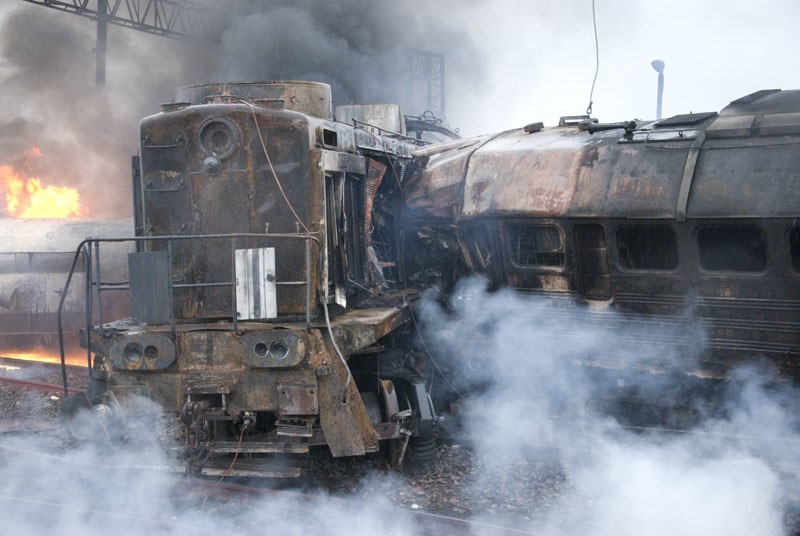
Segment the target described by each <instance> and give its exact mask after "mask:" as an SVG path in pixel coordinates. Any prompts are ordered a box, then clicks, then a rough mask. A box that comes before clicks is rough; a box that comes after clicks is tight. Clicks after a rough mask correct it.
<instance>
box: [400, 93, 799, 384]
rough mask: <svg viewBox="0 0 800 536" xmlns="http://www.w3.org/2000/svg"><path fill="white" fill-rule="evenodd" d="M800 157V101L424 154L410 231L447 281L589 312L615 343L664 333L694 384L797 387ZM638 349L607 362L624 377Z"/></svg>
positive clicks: (576, 126)
mask: <svg viewBox="0 0 800 536" xmlns="http://www.w3.org/2000/svg"><path fill="white" fill-rule="evenodd" d="M798 144H800V91H779V90H765V91H759V92H756V93H754V94H751V95H748V96H746V97H743V98H740V99H738V100H735V101H733V102H731V103H730V105H729V106H727V107H725V108H724V109H723V110H722V111H721V112H719V113H716V112H714V113H690V114H684V115H677V116H674V117H671V118H667V119H663V120H659V121H655V122H647V123H642V124H639V125H637V124H636V123H635V122H629V123H613V124H600V123H597V122H596V121H594V120H592V119H590V118H589V117H584V116H578V117H566V118H562V120H561V121H560V124H559V126H558V127H555V128H543V126H542V124H540V123H534V124H530V125H527V126H526V127H524V128H519V129H514V130H509V131H506V132H502V133H500V134H496V135H493V136H485V137H481V138H476V139H472V140H460V141H454V142H451V143H449V144H445V145H440V146H432V147H426V148H421V149H418V150H417V151H416V153H415V154H416V156H417V157H418V164H419V165H420V169H419V171H418V172H417V173H416V174H415V175H414V176H413V177H412V178H411V179H409V181H408V184H407V186H406V188H405V193H406V196H405V199H406V210H407V216H408V220H409V222H410V225H409V228H414V229H416V231H415V233H416V237H415V238H416V240H417V247H416V250H417V255H418V256H419V257H420V258H423V259H437V258H438V259H441V261H440V263H439V273H441V274H443V277H444V279H445V280H449V281H454V280H456V279H458V277H460V276H462V275H463V274H466V273H476V272H478V273H482V274H485V275H486V277H487V278H488V279H489V280H490V281H491V284H492V285H494V286H495V287H511V288H514V289H518V290H519V291H521V292H524V293H531V294H535V295H538V296H542V297H545V298H547V299H549V300H551V301H559V300H560V301H566V300H569V301H570V302H571V303H576V302H577V303H580V304H583V305H584V306H586V307H585V309H586V311H588V312H589V313H591V314H586V315H585V316H581V322H595V323H597V325H601V326H603V328H604V329H608V330H617V329H619V328H621V327H622V324H623V323H624V324H628V325H630V324H631V323H636V322H640V323H641V322H645V321H648V322H651V323H652V322H654V319H655V322H657V323H658V324H659V325H660V326H667V327H668V328H670V333H671V334H672V335H673V336H674V337H675V340H674V341H670V343H671V344H672V343H676V344H683V345H684V346H685V347H686V348H687V350H689V351H687V354H691V355H692V356H693V357H692V359H691V360H689V359H687V360H686V362H685V363H684V365H685V366H686V369H687V371H688V372H690V373H691V375H692V376H693V377H697V376H703V377H707V378H708V377H711V378H724V377H725V376H726V375H727V374H728V373H729V372H730V370H731V368H732V367H734V366H736V365H737V364H739V363H741V362H742V361H745V360H750V359H754V358H766V359H767V360H768V361H769V362H770V363H772V365H774V367H775V368H777V369H778V370H779V371H780V373H781V375H782V376H783V377H789V378H797V377H798V376H799V375H800V374H798V372H800V371H799V370H798V358H800V223H798V221H799V220H798V218H799V217H800V210H799V209H798V207H800V203H799V202H798V201H800V199H799V198H798V196H799V195H800V189H798V184H799V183H798V175H797V174H798V171H797V170H798V169H799V168H800V153H798V151H797V147H798ZM410 262H411V261H409V263H410ZM421 262H427V261H421ZM687 311H688V313H687ZM651 325H654V324H651ZM698 328H699V329H698ZM698 331H699V332H701V335H700V336H695V335H697V333H698ZM644 336H645V337H646V336H647V335H646V334H645V335H644ZM652 346H653V348H656V345H652ZM641 347H642V346H641V345H640V346H638V347H637V351H638V350H640V349H641ZM625 350H626V349H625V348H621V347H616V348H614V349H613V351H612V352H611V355H607V356H591V357H603V358H604V361H603V365H604V366H605V365H608V366H614V367H616V366H618V365H619V363H617V364H614V363H610V362H611V361H613V360H614V359H615V358H619V357H620V354H623V353H624V352H625ZM635 357H637V358H641V359H640V361H639V364H640V365H642V364H643V365H644V366H648V367H650V369H657V368H658V367H660V366H661V365H662V364H661V363H660V362H659V357H660V356H659V355H658V354H657V352H656V353H654V355H650V356H647V355H637V356H635ZM586 361H587V362H588V360H586ZM620 362H621V361H620ZM620 366H621V365H620Z"/></svg>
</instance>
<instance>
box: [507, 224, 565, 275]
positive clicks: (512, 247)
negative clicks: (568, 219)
mask: <svg viewBox="0 0 800 536" xmlns="http://www.w3.org/2000/svg"><path fill="white" fill-rule="evenodd" d="M521 229H527V230H530V231H531V233H532V234H531V238H532V239H533V240H534V241H535V242H534V244H532V246H533V251H532V252H530V253H528V257H527V258H528V259H530V260H531V261H533V262H523V257H522V256H521V253H522V251H521V250H520V248H519V240H520V234H519V231H517V234H516V236H515V231H516V230H521ZM538 230H547V231H548V232H549V231H555V233H556V235H555V236H557V239H558V244H557V246H558V248H557V249H552V248H550V249H549V250H546V249H548V248H543V247H542V248H541V250H537V249H536V248H537V247H538V246H542V245H543V244H541V243H540V242H539V240H538V238H537V237H535V236H534V234H533V233H535V231H538ZM504 234H505V238H506V241H507V247H508V252H509V259H511V262H512V263H513V264H514V266H516V267H519V268H536V269H547V270H563V269H564V268H565V266H566V261H567V255H566V249H565V240H564V232H563V231H562V230H561V228H560V227H558V226H557V225H552V224H529V223H510V224H507V225H506V226H505V233H504ZM548 239H552V236H551V237H550V238H548ZM553 255H555V256H560V259H559V260H560V262H558V263H552V262H545V263H543V262H539V261H540V259H541V257H540V256H553Z"/></svg>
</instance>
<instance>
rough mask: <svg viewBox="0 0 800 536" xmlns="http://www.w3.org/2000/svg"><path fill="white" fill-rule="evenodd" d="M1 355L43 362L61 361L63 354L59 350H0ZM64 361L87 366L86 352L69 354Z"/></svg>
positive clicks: (68, 363)
mask: <svg viewBox="0 0 800 536" xmlns="http://www.w3.org/2000/svg"><path fill="white" fill-rule="evenodd" d="M0 357H7V358H10V359H19V360H21V361H41V362H43V363H61V356H60V355H58V351H55V352H48V351H35V352H14V351H11V352H6V351H3V350H0ZM64 362H65V363H66V364H67V365H82V366H86V354H85V353H84V354H83V355H81V354H67V355H66V356H64Z"/></svg>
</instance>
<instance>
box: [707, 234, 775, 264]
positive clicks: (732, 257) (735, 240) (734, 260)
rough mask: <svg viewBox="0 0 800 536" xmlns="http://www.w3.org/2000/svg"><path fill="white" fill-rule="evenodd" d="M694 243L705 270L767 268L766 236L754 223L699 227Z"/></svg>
mask: <svg viewBox="0 0 800 536" xmlns="http://www.w3.org/2000/svg"><path fill="white" fill-rule="evenodd" d="M697 245H698V250H699V253H700V265H701V266H702V267H703V268H705V269H706V270H711V271H730V272H761V271H763V270H764V269H766V267H767V242H766V238H765V237H764V232H763V231H762V230H761V229H760V228H759V227H756V226H754V225H741V226H726V227H701V228H700V229H698V231H697Z"/></svg>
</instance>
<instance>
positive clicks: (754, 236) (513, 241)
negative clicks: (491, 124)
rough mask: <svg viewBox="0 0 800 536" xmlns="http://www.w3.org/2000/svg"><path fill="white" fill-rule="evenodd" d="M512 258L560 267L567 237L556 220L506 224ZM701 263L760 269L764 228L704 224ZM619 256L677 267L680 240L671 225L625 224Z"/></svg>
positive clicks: (624, 262)
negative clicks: (552, 223)
mask: <svg viewBox="0 0 800 536" xmlns="http://www.w3.org/2000/svg"><path fill="white" fill-rule="evenodd" d="M507 236H508V239H509V244H510V246H511V253H512V260H513V261H514V263H515V264H516V265H518V266H524V267H540V268H561V267H563V266H564V265H565V253H564V251H565V250H564V237H563V235H562V233H561V231H560V230H559V228H558V227H556V226H555V225H522V224H515V225H509V226H508V235H507ZM696 238H697V251H698V253H699V261H700V266H701V267H702V268H703V269H705V270H708V271H730V272H761V271H763V270H765V269H766V268H767V243H766V237H765V234H764V231H763V230H762V229H761V228H760V227H758V226H755V225H723V226H703V227H700V228H698V230H697V233H696ZM616 246H617V259H618V263H619V265H620V267H621V268H623V269H628V270H674V269H676V268H677V267H678V240H677V236H676V234H675V231H674V230H673V229H672V228H671V227H669V226H667V225H624V226H620V227H618V228H617V229H616ZM789 248H790V254H791V260H792V267H793V268H794V269H795V270H796V271H800V228H795V229H792V230H791V231H790V233H789Z"/></svg>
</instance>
